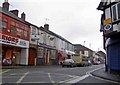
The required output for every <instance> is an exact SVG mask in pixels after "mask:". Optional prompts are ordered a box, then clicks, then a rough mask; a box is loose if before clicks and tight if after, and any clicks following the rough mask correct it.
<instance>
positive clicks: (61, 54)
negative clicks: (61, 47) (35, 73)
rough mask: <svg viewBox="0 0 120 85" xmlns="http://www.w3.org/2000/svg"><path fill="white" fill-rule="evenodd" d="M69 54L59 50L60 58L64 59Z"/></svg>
mask: <svg viewBox="0 0 120 85" xmlns="http://www.w3.org/2000/svg"><path fill="white" fill-rule="evenodd" d="M67 57H68V56H67V54H65V53H63V52H61V51H60V52H58V58H59V59H64V58H67Z"/></svg>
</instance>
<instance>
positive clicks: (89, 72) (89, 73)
mask: <svg viewBox="0 0 120 85" xmlns="http://www.w3.org/2000/svg"><path fill="white" fill-rule="evenodd" d="M104 67H105V66H102V67H100V68H97V69H94V70H91V71H88V72H86V74H88V75H89V76H91V77H94V78H97V79H100V80H104V81H108V82H112V83H120V82H117V81H112V80H108V79H103V78H100V77H97V76H93V75H92V74H91V73H92V72H94V71H96V70H99V69H101V68H104Z"/></svg>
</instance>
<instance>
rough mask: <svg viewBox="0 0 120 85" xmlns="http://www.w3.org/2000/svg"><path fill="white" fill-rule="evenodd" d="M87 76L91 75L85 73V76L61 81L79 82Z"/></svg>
mask: <svg viewBox="0 0 120 85" xmlns="http://www.w3.org/2000/svg"><path fill="white" fill-rule="evenodd" d="M87 77H89V75H84V76H81V77H74V78H71V79H68V80H66V81H62V82H60V83H77V82H78V81H81V80H83V79H85V78H87Z"/></svg>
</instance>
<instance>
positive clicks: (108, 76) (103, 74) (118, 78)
mask: <svg viewBox="0 0 120 85" xmlns="http://www.w3.org/2000/svg"><path fill="white" fill-rule="evenodd" d="M25 67H30V68H31V67H36V66H2V69H18V68H19V69H20V68H25ZM91 74H92V75H93V76H95V77H99V78H102V79H106V80H110V81H115V82H120V75H117V74H112V73H108V72H106V71H105V68H101V69H99V70H96V71H93V72H91Z"/></svg>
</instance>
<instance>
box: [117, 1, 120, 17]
mask: <svg viewBox="0 0 120 85" xmlns="http://www.w3.org/2000/svg"><path fill="white" fill-rule="evenodd" d="M117 9H118V10H117V11H118V19H120V3H118V5H117Z"/></svg>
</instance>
